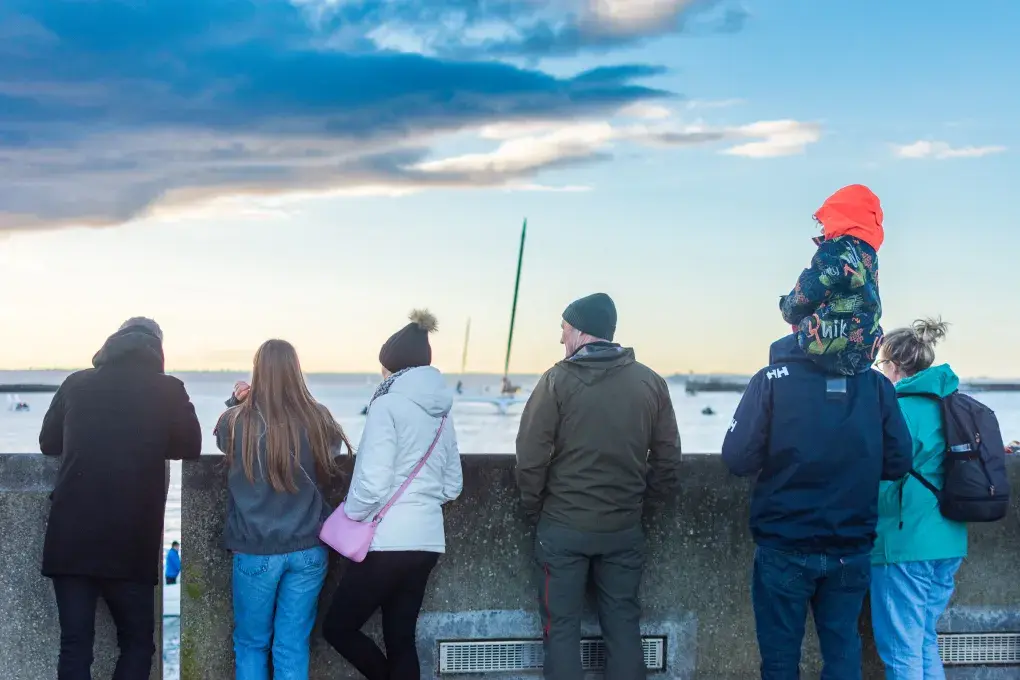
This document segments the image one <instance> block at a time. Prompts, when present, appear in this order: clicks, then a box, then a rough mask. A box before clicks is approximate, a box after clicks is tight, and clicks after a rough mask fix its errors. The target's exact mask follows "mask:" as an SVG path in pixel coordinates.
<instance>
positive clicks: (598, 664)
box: [439, 637, 666, 674]
mask: <svg viewBox="0 0 1020 680" xmlns="http://www.w3.org/2000/svg"><path fill="white" fill-rule="evenodd" d="M641 644H642V647H643V648H644V653H645V666H646V667H647V668H648V670H650V671H663V670H666V638H665V637H644V638H642V639H641ZM543 660H544V654H543V652H542V641H541V640H471V641H464V642H440V643H439V673H440V674H454V673H505V672H508V671H540V670H542V662H543ZM581 665H582V666H583V667H584V669H585V670H586V671H600V670H603V669H604V668H605V666H606V647H605V644H604V643H603V642H602V639H601V638H586V639H584V640H581Z"/></svg>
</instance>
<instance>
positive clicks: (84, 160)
mask: <svg viewBox="0 0 1020 680" xmlns="http://www.w3.org/2000/svg"><path fill="white" fill-rule="evenodd" d="M384 5H385V7H384ZM575 5H576V7H575ZM252 7H254V6H252V5H251V4H250V3H246V2H242V1H241V0H179V1H178V2H169V0H155V1H154V2H151V3H146V4H145V5H144V6H136V5H131V4H128V3H92V4H90V5H88V11H89V12H90V14H88V16H87V17H86V16H85V15H82V14H81V12H84V11H86V8H85V6H84V5H82V4H80V3H74V2H67V1H65V0H14V2H13V4H12V5H11V6H9V7H7V6H5V8H4V9H0V26H4V30H5V31H7V33H5V34H4V35H5V37H4V40H3V41H0V42H2V44H0V180H2V181H0V271H3V272H4V273H5V275H6V282H5V283H6V285H5V291H4V295H2V296H0V315H2V318H3V320H4V333H3V334H2V335H0V369H26V368H30V367H35V368H47V367H67V368H73V367H82V366H88V365H90V363H91V358H92V355H93V354H94V353H95V351H96V350H97V349H98V348H99V347H100V345H101V344H102V342H103V340H104V339H105V338H106V337H107V336H108V335H109V334H110V333H111V332H113V331H114V330H116V328H117V326H118V325H119V324H120V323H121V322H122V321H123V320H124V319H126V318H127V317H130V316H134V315H146V316H151V317H153V318H155V319H156V320H157V321H158V322H159V323H160V324H161V325H162V327H163V329H164V333H165V336H166V343H165V353H166V357H167V367H168V370H176V371H185V370H237V371H247V370H249V369H250V367H251V360H252V356H253V354H254V351H255V349H256V348H257V347H258V345H259V344H260V343H261V342H262V341H264V340H266V339H267V338H270V337H281V338H284V339H287V340H289V341H291V342H293V343H294V344H295V346H296V347H297V348H298V351H299V353H300V356H301V360H302V364H303V366H304V368H305V370H306V371H308V372H338V373H374V372H376V371H377V370H378V361H377V356H378V351H379V347H380V346H381V344H382V343H383V342H384V341H385V340H386V338H387V337H388V336H389V335H390V334H391V333H393V332H394V331H396V330H397V329H399V328H400V327H401V326H403V325H404V324H405V323H407V314H408V312H410V310H411V309H413V308H416V307H427V308H429V309H430V310H431V311H432V312H433V313H435V314H436V316H437V317H438V319H439V322H440V331H439V332H438V333H437V334H436V335H435V336H433V339H432V345H433V354H434V364H435V365H437V366H439V367H440V368H442V369H443V370H444V371H447V372H450V373H456V372H459V370H460V365H461V354H462V352H463V350H464V334H465V325H466V323H467V320H468V318H470V319H471V339H470V345H469V348H468V360H467V370H468V371H469V372H474V373H493V374H499V373H502V369H503V359H504V354H505V351H506V341H507V331H508V326H509V320H510V307H511V300H512V296H513V283H514V271H515V267H516V264H517V246H518V243H519V239H520V228H521V221H522V220H523V219H524V218H525V217H526V218H528V225H529V227H528V241H527V248H526V252H525V257H524V266H523V273H522V279H521V289H520V300H519V307H518V314H517V327H516V331H515V337H514V348H513V355H512V360H511V365H510V370H511V372H513V373H520V374H537V373H541V372H542V371H544V370H545V369H546V368H548V366H549V365H551V364H552V363H553V362H555V361H557V360H558V359H560V358H561V357H562V347H561V346H560V345H559V343H558V341H559V332H560V331H559V322H560V315H561V313H562V311H563V309H564V307H565V306H566V305H567V304H568V303H569V302H570V301H571V300H573V299H576V298H577V297H580V296H582V295H586V294H589V293H592V292H596V291H602V292H606V293H609V294H610V295H611V296H612V297H613V298H614V300H615V301H616V304H617V307H618V310H619V325H618V332H617V338H616V339H617V340H618V341H620V342H621V343H623V344H625V345H628V346H632V347H634V348H635V351H636V354H637V358H638V360H640V361H643V362H644V363H646V364H648V365H649V366H651V367H652V368H654V369H656V370H657V371H659V372H660V373H663V374H667V375H668V374H673V373H687V372H688V371H694V372H696V373H739V374H750V373H753V372H754V371H756V370H757V369H758V368H760V367H761V366H762V365H764V364H765V363H766V361H767V357H768V346H769V343H770V342H771V341H772V340H774V339H775V338H777V337H779V336H780V335H782V334H783V333H785V332H787V331H788V328H789V327H788V326H787V325H786V324H785V323H784V322H783V321H782V319H781V318H780V315H779V310H778V298H779V296H780V295H781V294H784V293H787V292H789V290H790V288H791V287H792V286H793V284H794V282H795V281H796V278H797V275H798V274H799V273H800V271H801V269H802V268H803V267H805V266H806V265H807V264H808V262H809V260H810V258H811V255H812V253H813V251H814V246H813V245H812V243H811V241H810V238H811V237H812V236H814V235H815V234H816V233H817V226H816V225H815V224H814V223H813V222H812V220H811V214H812V213H813V212H814V211H815V210H816V209H817V208H818V207H819V205H820V204H821V202H822V201H823V200H824V199H825V198H826V197H827V196H828V195H829V194H830V193H832V192H833V191H834V190H836V189H837V188H839V187H840V186H843V185H846V184H850V183H863V184H867V185H868V186H870V187H871V188H872V189H873V190H874V191H875V192H876V193H877V194H878V195H879V196H880V197H881V199H882V201H883V207H884V210H885V227H886V241H885V243H884V245H883V246H882V249H881V252H880V255H879V259H880V270H881V287H880V290H881V295H882V301H883V306H884V314H883V320H882V324H883V326H884V328H885V329H886V331H889V330H892V329H893V328H896V327H898V326H902V325H904V324H907V323H909V322H911V321H912V320H913V319H915V318H918V317H923V316H939V315H941V316H942V317H943V318H944V319H945V320H946V321H949V322H950V323H951V324H952V325H951V326H950V329H949V334H948V336H947V339H946V341H945V342H944V344H943V345H941V346H940V347H939V349H938V359H939V361H946V362H949V363H951V364H952V366H953V367H954V369H955V370H956V371H957V372H958V373H960V374H961V375H963V376H967V377H972V378H973V377H981V376H988V377H1013V378H1017V377H1020V352H1017V351H1016V347H1017V346H1018V340H1017V339H1018V338H1020V315H1018V314H1015V313H1012V312H1010V309H1015V308H1016V302H1015V301H1016V299H1017V297H1018V294H1020V267H1018V265H1017V264H1016V259H1017V252H1018V250H1020V248H1018V246H1020V232H1018V231H1017V229H1016V217H1015V209H1014V207H1013V206H1014V204H1015V200H1014V199H1013V198H1012V196H1013V189H1014V187H1015V186H1016V184H1017V180H1018V179H1020V164H1018V163H1017V161H1016V149H1017V148H1020V144H1018V139H1017V137H1018V134H1020V133H1018V132H1017V128H1016V125H1015V123H1016V119H1017V114H1018V113H1020V93H1018V92H1017V91H1016V89H1015V88H1014V89H1012V90H1011V89H1008V88H1004V87H1002V83H1004V82H1008V81H1009V79H1010V77H1011V75H1012V68H1011V67H1010V66H1009V64H1010V63H1015V62H1016V60H1017V58H1020V47H1018V46H1017V44H1016V41H1015V36H1012V35H1011V34H1012V33H1013V31H1012V30H1011V28H1013V27H1016V26H1018V25H1020V5H1018V4H1015V3H1009V2H1005V1H1004V0H1003V1H998V0H997V1H994V2H988V3H982V4H981V6H980V7H977V6H974V7H967V8H962V7H960V6H954V5H950V6H946V7H942V6H931V7H926V9H925V11H924V12H923V13H922V12H919V11H917V10H916V9H912V8H910V7H907V6H905V5H901V4H896V3H884V2H880V1H879V0H865V1H863V2H859V3H852V4H848V5H845V6H834V5H829V4H826V5H825V6H823V5H822V4H821V3H817V4H816V3H809V2H798V3H787V4H785V5H784V6H782V7H779V6H775V5H774V4H769V3H764V2H759V1H755V0H752V1H751V2H742V3H736V2H734V3H731V2H728V1H727V0H717V1H715V2H703V3H693V2H690V0H669V1H668V2H663V3H659V4H658V5H657V6H656V7H657V8H658V9H657V10H656V12H654V13H646V14H647V15H646V14H642V15H640V16H630V15H629V14H627V13H624V14H615V13H614V14H611V15H610V14H602V13H599V11H596V10H595V9H590V8H591V7H592V6H591V5H590V4H589V3H586V2H582V1H581V0H576V1H575V0H564V1H563V2H562V3H552V4H551V5H550V7H549V8H547V9H548V11H549V12H552V13H554V14H555V13H556V12H559V11H560V10H562V16H560V15H557V16H555V17H552V19H550V18H549V17H547V16H546V15H541V16H539V14H538V13H537V11H538V10H536V9H535V7H536V6H534V5H533V4H531V3H520V6H519V7H517V6H515V7H517V8H516V9H513V10H512V11H511V9H510V8H504V9H505V10H506V11H501V12H498V13H495V11H493V12H494V13H493V14H491V15H490V14H486V12H487V11H488V10H486V9H484V8H481V9H478V10H473V11H477V12H478V14H477V15H475V14H470V13H468V14H464V15H462V16H461V15H458V17H459V18H457V21H459V22H460V24H457V23H456V22H452V19H451V18H450V17H448V16H445V15H444V14H443V12H442V11H440V9H441V8H443V7H444V5H443V3H442V2H439V0H419V1H418V2H409V1H406V2H405V1H404V0H399V1H396V2H394V1H393V0H390V2H389V3H388V4H387V3H383V2H382V0H357V1H356V2H351V3H339V4H338V3H327V2H325V0H301V1H300V2H296V3H290V2H286V1H284V0H267V1H266V2H263V3H259V5H258V9H257V10H254V9H252ZM600 7H601V5H600ZM384 9H385V11H383V10H384ZM515 12H517V14H514V13H515ZM586 12H588V14H586ZM589 14H590V15H589ZM86 18H87V20H86ZM171 18H172V20H171ZM554 19H555V21H553V20H554ZM571 21H573V22H576V25H573V26H572V25H570V22H571ZM451 22H452V23H451ZM501 22H502V23H501ZM564 22H566V23H564ZM209 26H219V27H220V28H222V29H223V31H226V32H230V31H227V29H226V28H225V27H230V28H232V29H235V30H234V31H233V33H234V34H236V35H238V36H249V37H248V38H237V39H235V40H224V39H223V36H224V35H225V34H226V32H222V31H211V30H210V29H209V28H208V27H209ZM341 26H342V27H343V30H340V27H341ZM543 26H545V28H549V27H550V26H556V27H557V29H556V30H554V31H551V32H546V31H544V29H543V28H542V27H543ZM834 26H839V27H840V29H839V32H838V35H834V34H833V28H832V27H834ZM540 38H541V39H540ZM950 38H951V39H950ZM835 43H838V44H839V46H838V48H837V47H834V44H835ZM165 54H176V55H178V56H179V58H181V59H182V60H186V61H187V63H188V65H189V68H188V69H177V68H174V67H173V65H172V64H167V60H165V59H163V58H162V57H163V55H165ZM1010 54H1013V55H1014V57H1013V58H1012V59H1010V58H1009V56H1008V55H1010ZM848 55H850V56H848ZM66 63H76V64H80V65H81V68H80V69H76V70H75V72H73V73H72V72H70V71H68V70H67V69H65V68H63V67H61V66H60V64H66Z"/></svg>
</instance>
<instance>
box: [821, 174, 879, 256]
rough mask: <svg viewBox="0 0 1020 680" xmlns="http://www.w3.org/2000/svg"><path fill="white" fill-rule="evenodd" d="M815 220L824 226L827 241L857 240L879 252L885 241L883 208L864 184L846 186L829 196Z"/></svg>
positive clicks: (876, 197) (823, 231) (823, 230)
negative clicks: (849, 238)
mask: <svg viewBox="0 0 1020 680" xmlns="http://www.w3.org/2000/svg"><path fill="white" fill-rule="evenodd" d="M815 219H816V220H818V221H819V222H821V223H822V233H823V234H825V238H826V240H828V239H833V238H837V237H840V236H855V237H857V238H859V239H861V240H862V241H864V242H865V243H867V244H868V245H870V246H871V247H872V248H874V249H875V250H876V251H877V250H878V249H879V248H880V247H882V241H884V240H885V231H884V230H883V229H882V219H883V215H882V204H881V202H880V201H879V200H878V196H876V195H875V194H874V192H872V191H871V189H869V188H868V187H866V186H864V185H863V184H851V185H850V186H845V187H843V188H842V189H840V190H839V191H837V192H836V193H834V194H833V195H832V196H829V197H828V198H827V199H825V203H823V204H822V207H821V208H819V209H818V212H816V213H815Z"/></svg>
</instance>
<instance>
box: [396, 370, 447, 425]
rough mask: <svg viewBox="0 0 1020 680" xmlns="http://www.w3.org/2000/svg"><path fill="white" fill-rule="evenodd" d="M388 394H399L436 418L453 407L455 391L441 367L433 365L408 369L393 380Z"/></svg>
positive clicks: (445, 413)
mask: <svg viewBox="0 0 1020 680" xmlns="http://www.w3.org/2000/svg"><path fill="white" fill-rule="evenodd" d="M387 394H394V395H397V394H399V395H400V396H402V397H404V398H405V399H408V400H410V401H412V402H413V403H415V404H417V405H418V406H419V407H420V408H421V409H422V410H423V411H425V412H426V413H428V414H429V415H430V416H432V417H434V418H440V417H442V416H445V415H448V414H449V413H450V409H452V408H453V392H452V391H451V390H450V389H449V388H447V386H446V380H445V379H444V378H443V374H442V373H440V372H439V369H436V368H433V367H432V366H422V367H420V368H412V369H411V370H409V371H407V372H406V373H404V374H403V375H401V376H399V377H398V378H397V379H396V380H394V381H393V384H392V385H391V386H390V389H389V392H387Z"/></svg>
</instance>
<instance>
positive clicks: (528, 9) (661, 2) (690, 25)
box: [295, 0, 748, 58]
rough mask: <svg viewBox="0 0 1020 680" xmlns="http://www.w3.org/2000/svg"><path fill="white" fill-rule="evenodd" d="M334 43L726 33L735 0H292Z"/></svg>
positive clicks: (462, 48)
mask: <svg viewBox="0 0 1020 680" xmlns="http://www.w3.org/2000/svg"><path fill="white" fill-rule="evenodd" d="M295 2H296V4H298V5H299V6H300V7H302V8H303V9H304V11H305V12H306V13H307V14H308V15H309V16H310V17H311V18H312V20H313V22H314V24H315V25H316V27H317V28H318V30H319V32H320V34H322V35H323V36H324V37H323V40H324V41H325V42H326V43H328V44H329V45H331V46H332V47H335V48H340V49H352V48H361V47H363V46H364V45H365V43H366V42H367V43H368V44H370V45H371V46H373V47H376V48H384V49H397V50H401V51H409V50H412V51H417V52H422V53H424V54H430V55H435V56H446V57H454V58H476V57H479V56H485V57H508V56H514V57H532V58H536V57H554V56H570V55H575V54H578V53H580V52H585V51H598V52H604V51H606V50H609V49H613V48H616V47H622V46H628V45H634V44H640V43H641V42H643V41H646V40H648V39H649V38H653V37H656V36H662V35H668V34H671V33H689V34H695V35H697V34H704V33H731V32H735V31H739V30H741V28H742V27H743V26H744V23H745V21H746V20H747V18H748V13H747V11H746V10H745V9H744V7H743V5H742V4H740V3H739V2H738V1H737V0H486V1H485V2H478V0H295Z"/></svg>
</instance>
